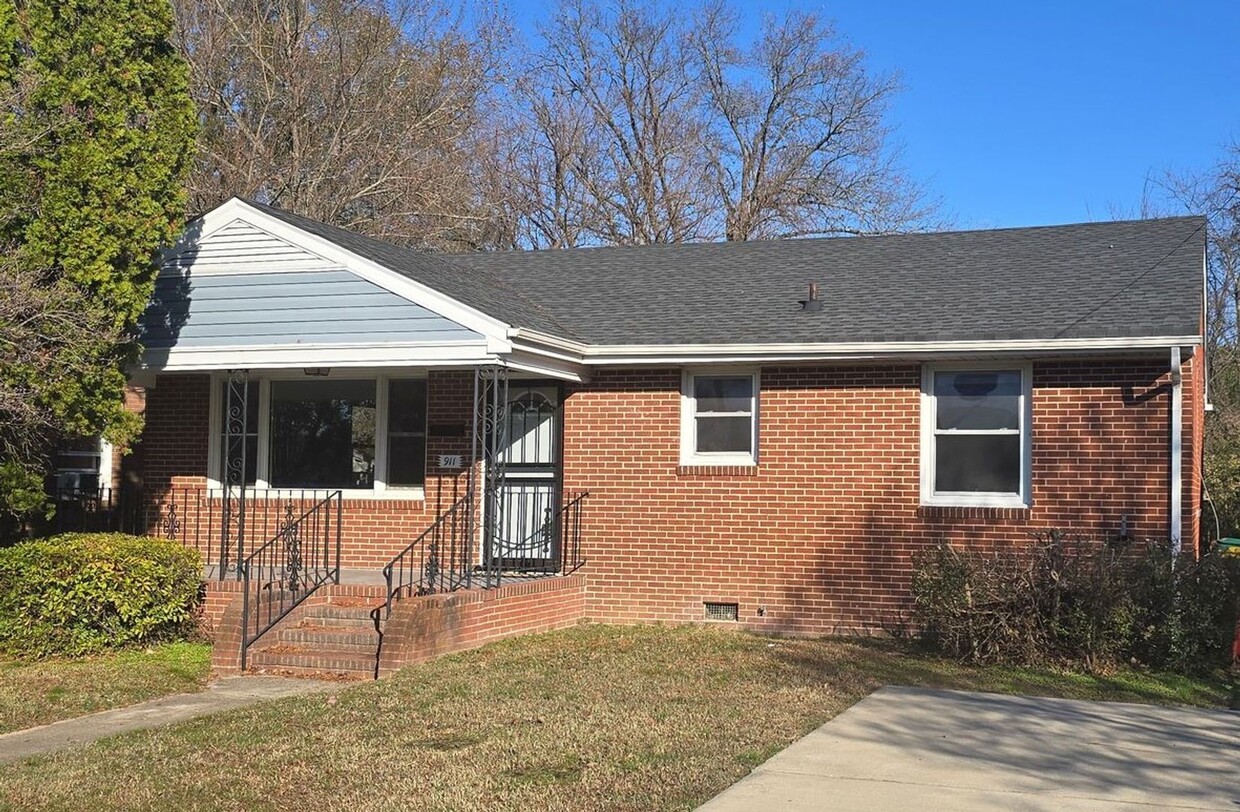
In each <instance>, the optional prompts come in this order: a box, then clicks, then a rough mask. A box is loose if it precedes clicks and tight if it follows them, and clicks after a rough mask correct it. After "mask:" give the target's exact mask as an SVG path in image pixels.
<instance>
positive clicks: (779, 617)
mask: <svg viewBox="0 0 1240 812" xmlns="http://www.w3.org/2000/svg"><path fill="white" fill-rule="evenodd" d="M1195 367H1196V363H1195V361H1194V362H1190V363H1189V364H1187V365H1186V367H1185V387H1184V395H1185V397H1184V411H1185V448H1184V456H1185V465H1184V471H1185V482H1184V489H1185V494H1184V496H1185V500H1184V505H1185V516H1184V528H1185V539H1184V543H1185V546H1186V547H1188V546H1190V545H1195V544H1196V541H1197V536H1196V528H1197V514H1198V510H1197V508H1198V505H1199V494H1200V480H1199V477H1198V476H1197V475H1196V473H1197V472H1198V471H1199V470H1200V453H1201V445H1200V439H1199V436H1200V422H1201V416H1202V412H1201V387H1200V384H1199V382H1198V381H1197V380H1196V376H1195V374H1194V373H1195ZM1033 369H1034V372H1033V409H1032V410H1033V507H1032V508H1031V509H1028V510H1010V509H1006V510H996V509H977V508H972V509H959V508H956V509H943V508H923V507H921V506H920V505H919V502H920V490H919V488H920V486H919V476H918V472H919V465H920V450H919V449H920V429H919V421H920V400H919V399H920V381H921V371H920V367H919V366H918V365H916V364H909V365H906V366H899V367H891V366H886V367H878V366H875V367H852V368H843V367H825V366H818V367H767V368H763V369H762V372H761V376H762V377H761V392H760V395H759V397H760V405H759V412H760V419H759V433H760V442H759V446H760V465H759V467H758V468H757V469H729V468H720V469H693V468H682V467H680V466H679V464H678V463H679V421H680V395H679V391H680V372H679V370H675V369H667V370H649V371H641V372H634V371H628V372H608V371H599V372H597V373H596V374H595V376H594V378H593V380H592V382H591V383H590V384H589V385H587V386H583V387H580V388H579V389H578V390H577V391H575V392H573V393H572V394H571V395H570V397H569V398H568V400H567V404H566V413H565V421H566V422H565V438H566V439H565V446H566V449H565V451H566V454H565V481H566V486H567V487H569V488H571V489H585V490H589V491H590V493H591V497H590V499H589V501H588V503H587V507H586V534H587V535H586V538H585V539H584V542H583V546H584V550H585V553H586V556H587V557H588V559H589V564H588V572H589V586H588V590H587V598H586V615H587V617H590V618H591V619H595V620H603V621H622V622H624V621H678V622H691V621H699V620H701V619H702V617H703V606H702V604H703V602H705V601H719V602H728V603H732V602H735V603H738V604H739V614H740V620H741V622H742V624H743V625H745V626H747V627H750V628H755V629H762V630H767V631H773V632H781V633H807V634H817V633H831V632H841V631H863V630H871V629H875V628H879V627H883V626H889V625H892V624H895V623H898V622H899V621H900V620H901V619H902V618H903V617H904V613H905V612H906V610H907V609H908V607H909V593H908V589H909V581H910V574H911V566H910V560H911V557H912V555H913V554H914V553H915V552H917V551H918V550H922V549H925V548H926V547H928V546H929V545H932V544H934V543H936V542H938V541H940V540H943V539H949V540H952V541H957V542H965V541H968V542H970V543H974V544H982V545H987V544H988V545H1004V544H1019V543H1021V542H1022V541H1023V540H1024V539H1026V538H1027V537H1028V534H1029V533H1031V532H1035V531H1038V530H1043V529H1047V528H1062V529H1064V530H1067V531H1072V532H1081V533H1090V534H1104V533H1110V532H1114V531H1115V530H1116V529H1118V528H1119V526H1120V521H1121V517H1122V516H1124V515H1127V520H1128V527H1129V529H1130V532H1132V533H1134V534H1136V535H1139V536H1148V537H1165V536H1166V533H1167V525H1168V522H1167V516H1168V504H1167V492H1168V487H1169V465H1168V462H1167V448H1168V445H1167V443H1168V435H1169V414H1170V394H1169V388H1168V387H1167V386H1166V384H1167V383H1168V381H1169V365H1168V361H1167V360H1165V359H1159V360H1150V361H1146V362H1134V361H1110V362H1107V361H1068V362H1056V363H1037V364H1035V365H1034V368H1033Z"/></svg>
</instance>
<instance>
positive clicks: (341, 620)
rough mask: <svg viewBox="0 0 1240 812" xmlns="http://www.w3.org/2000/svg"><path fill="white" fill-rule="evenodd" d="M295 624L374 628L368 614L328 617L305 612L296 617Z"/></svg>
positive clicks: (322, 626)
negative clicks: (362, 615)
mask: <svg viewBox="0 0 1240 812" xmlns="http://www.w3.org/2000/svg"><path fill="white" fill-rule="evenodd" d="M297 625H299V626H303V627H312V626H313V627H316V628H333V629H371V630H374V628H375V623H374V621H373V620H371V619H370V616H369V615H366V616H364V617H329V616H323V615H315V614H305V615H302V616H301V618H299V619H298V621H297Z"/></svg>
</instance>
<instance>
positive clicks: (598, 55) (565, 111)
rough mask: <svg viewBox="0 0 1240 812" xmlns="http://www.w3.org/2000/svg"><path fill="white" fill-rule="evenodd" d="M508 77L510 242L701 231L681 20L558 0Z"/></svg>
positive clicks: (626, 4) (702, 194) (667, 236)
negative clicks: (512, 96)
mask: <svg viewBox="0 0 1240 812" xmlns="http://www.w3.org/2000/svg"><path fill="white" fill-rule="evenodd" d="M540 33H541V37H542V49H541V51H539V52H538V53H537V54H536V55H535V57H534V59H533V65H532V68H531V71H530V73H529V77H528V79H527V80H526V81H524V82H522V83H521V85H520V88H519V90H520V98H521V109H522V110H523V111H525V118H524V122H523V126H521V127H519V128H518V132H519V133H520V135H519V136H518V141H517V144H516V152H515V154H514V158H515V163H514V169H515V170H516V173H515V176H514V178H513V180H514V183H513V190H514V197H515V199H516V200H517V201H519V205H520V206H521V211H520V216H519V218H518V220H519V222H520V224H521V228H520V233H519V235H518V236H519V242H520V243H522V244H524V245H527V246H531V247H548V246H553V247H561V246H570V245H577V244H580V243H583V242H593V243H657V242H685V241H690V240H696V239H702V238H705V237H708V236H710V231H709V229H708V220H709V217H710V203H709V199H708V194H707V192H708V187H707V185H706V183H705V181H706V175H705V167H703V165H702V163H701V143H702V128H703V123H702V121H701V120H700V116H699V109H698V89H697V87H696V84H695V82H694V81H693V78H692V75H691V73H690V71H689V70H688V60H689V52H688V49H687V48H686V35H685V28H684V21H683V19H682V18H681V17H679V16H678V15H677V14H676V13H675V12H674V11H673V10H664V9H659V8H656V7H655V6H654V5H653V4H650V3H646V2H642V0H616V2H615V3H614V5H609V6H606V7H604V6H602V5H600V4H598V3H595V2H593V0H566V1H565V2H564V3H562V4H561V5H560V7H559V9H558V10H557V12H556V13H555V15H554V16H553V17H552V19H551V21H550V22H548V23H547V24H546V25H544V26H543V27H542V28H541V29H540Z"/></svg>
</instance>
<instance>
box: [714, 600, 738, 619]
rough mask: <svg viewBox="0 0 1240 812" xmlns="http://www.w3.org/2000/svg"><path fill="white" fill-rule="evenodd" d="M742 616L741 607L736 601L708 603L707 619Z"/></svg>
mask: <svg viewBox="0 0 1240 812" xmlns="http://www.w3.org/2000/svg"><path fill="white" fill-rule="evenodd" d="M739 617H740V607H739V605H738V604H735V603H707V604H706V619H707V620H736V619H737V618H739Z"/></svg>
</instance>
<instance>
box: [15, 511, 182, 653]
mask: <svg viewBox="0 0 1240 812" xmlns="http://www.w3.org/2000/svg"><path fill="white" fill-rule="evenodd" d="M201 580H202V565H201V562H200V560H199V556H198V553H197V551H195V550H191V549H188V548H186V547H184V546H183V545H181V544H179V543H178V542H175V541H169V540H167V539H158V538H150V537H141V536H127V535H122V534H119V533H71V534H66V535H61V536H54V537H52V538H47V539H36V540H31V541H24V542H21V543H19V544H16V545H14V546H12V547H8V548H5V549H0V651H3V652H5V653H7V654H9V655H12V656H18V657H45V656H50V655H56V654H67V655H80V654H90V653H94V652H98V651H102V650H105V649H111V648H118V647H121V646H125V645H128V644H133V643H146V642H152V641H157V640H167V639H171V638H176V637H180V636H183V635H185V634H187V633H188V632H189V631H191V630H192V628H193V622H194V616H195V609H196V606H197V603H198V595H199V585H200V583H201Z"/></svg>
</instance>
